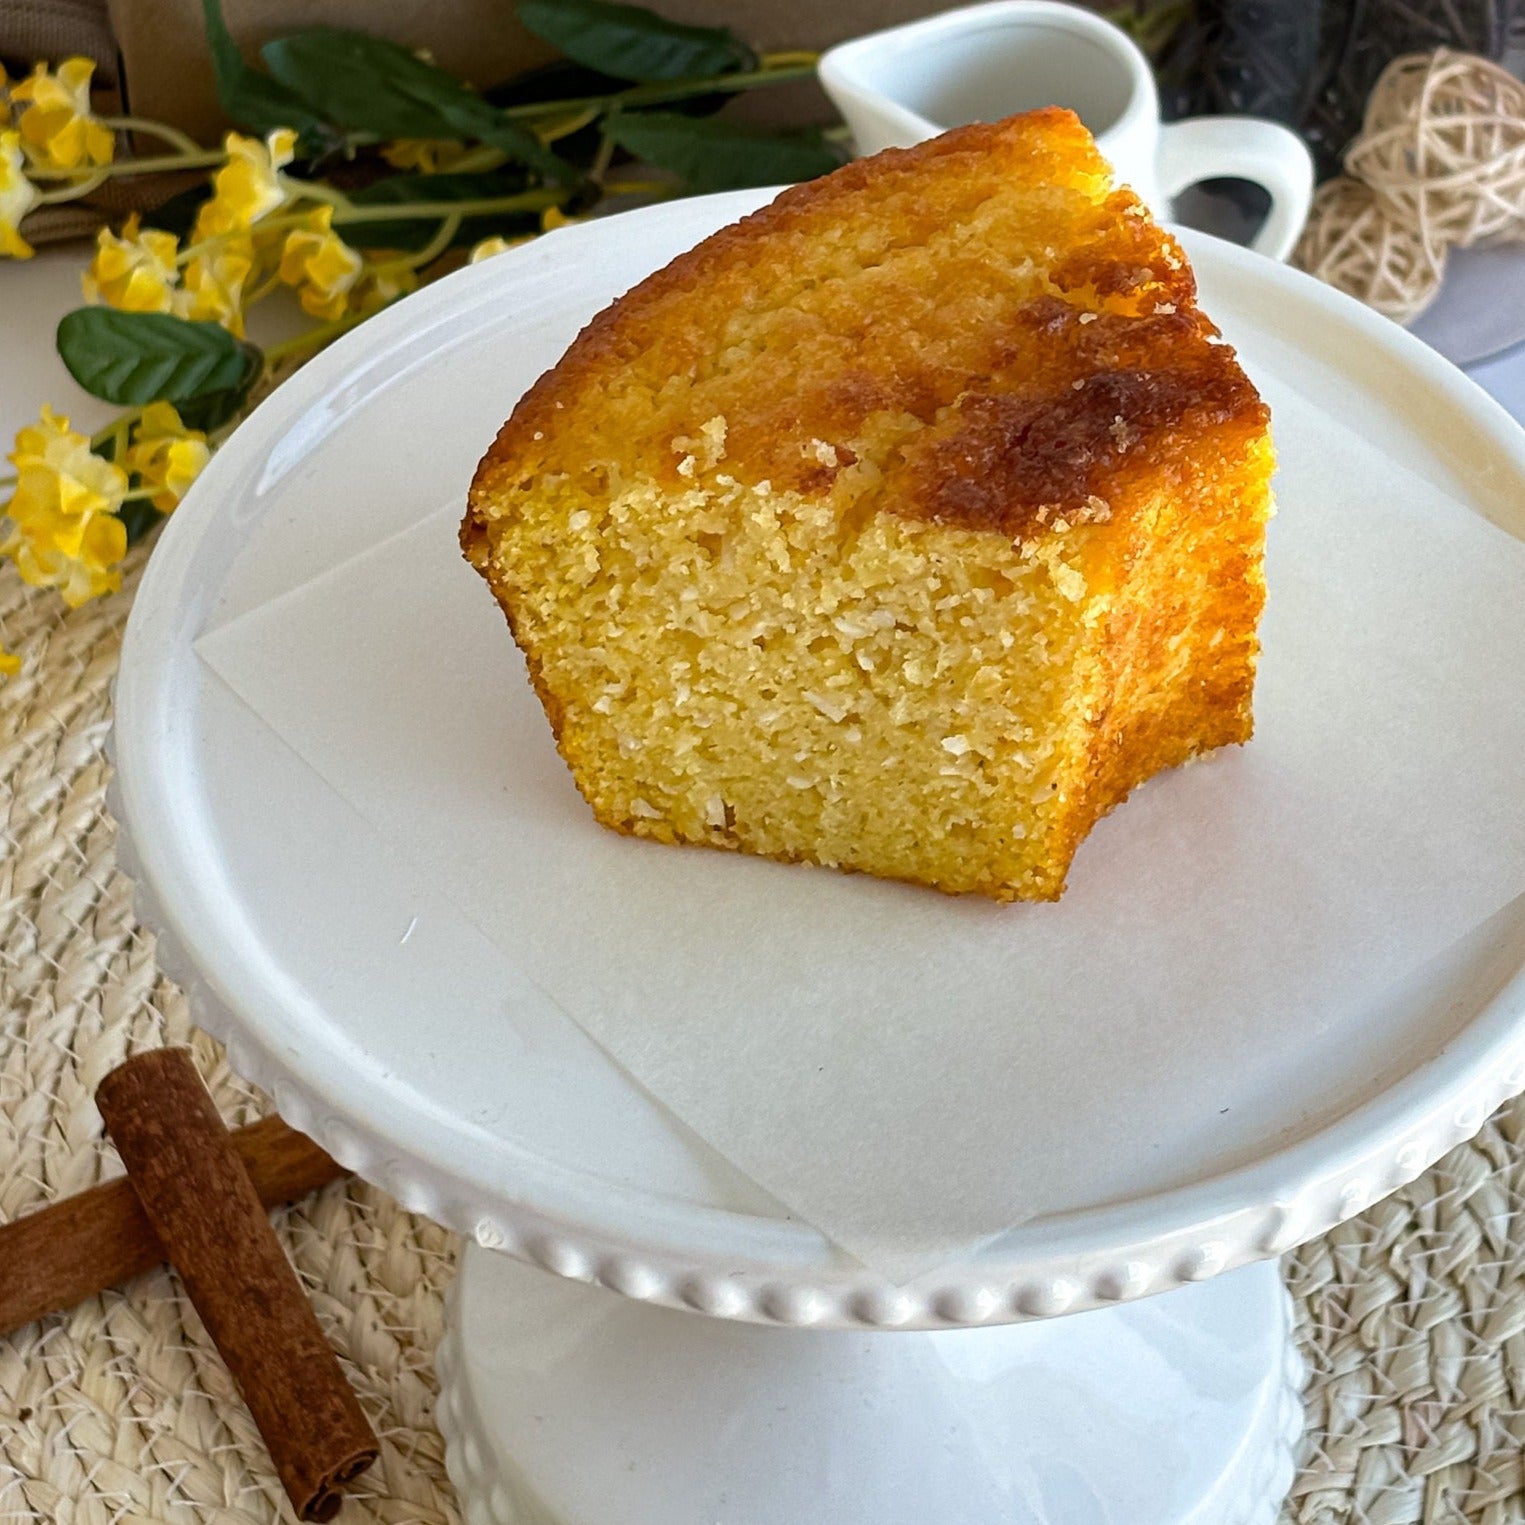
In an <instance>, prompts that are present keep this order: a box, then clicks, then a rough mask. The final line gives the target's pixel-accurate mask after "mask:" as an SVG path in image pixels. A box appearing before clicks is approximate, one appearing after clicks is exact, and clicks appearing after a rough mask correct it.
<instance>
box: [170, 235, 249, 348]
mask: <svg viewBox="0 0 1525 1525" xmlns="http://www.w3.org/2000/svg"><path fill="white" fill-rule="evenodd" d="M254 263H255V260H254V242H253V240H252V239H251V238H250V237H249V235H248V234H247V233H229V234H224V235H220V236H218V237H216V238H214V239H213V240H211V241H210V243H209V244H208V247H207V248H206V249H205V250H204V251H203V252H202V253H200V254H198V255H196V256H195V257H194V258H193V259H192V260H191V262H190V263H189V264H188V265H187V266H186V267H185V274H184V276H183V277H182V281H181V285H182V290H181V292H180V294H179V300H178V301H177V302H176V304H175V310H176V312H178V313H179V315H180V316H181V317H183V318H209V319H211V320H212V321H213V322H214V323H221V324H222V326H223V327H224V328H225V329H227V330H228V332H229V333H232V334H236V335H238V336H239V337H240V338H242V337H243V332H244V309H243V301H244V283H245V282H246V281H247V280H248V279H249V275H250V273H251V272H252V271H253V269H254Z"/></svg>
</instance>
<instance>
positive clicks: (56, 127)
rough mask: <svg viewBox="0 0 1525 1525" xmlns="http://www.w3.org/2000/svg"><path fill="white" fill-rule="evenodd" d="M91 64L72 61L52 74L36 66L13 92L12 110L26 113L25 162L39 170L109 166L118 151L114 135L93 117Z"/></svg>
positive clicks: (20, 122)
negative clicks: (20, 110)
mask: <svg viewBox="0 0 1525 1525" xmlns="http://www.w3.org/2000/svg"><path fill="white" fill-rule="evenodd" d="M94 73H95V65H94V64H93V63H91V61H90V60H89V59H88V58H70V59H67V60H66V61H65V62H63V63H61V64H60V65H59V66H58V72H57V74H50V73H49V72H48V69H47V66H46V65H45V64H38V65H37V67H36V68H35V69H34V70H33V71H32V73H31V74H30V75H29V76H28V77H27V78H26V79H24V80H22V82H21V83H20V84H19V85H12V86H11V104H12V106H17V105H24V106H25V107H26V109H25V110H24V111H23V112H22V113H21V114H20V115H19V116H18V117H17V118H16V126H17V128H18V129H19V130H20V133H21V143H22V147H23V148H25V149H26V155H27V158H29V159H30V160H31V161H32V163H33V164H35V165H37V166H38V167H39V168H40V169H82V168H87V167H89V166H91V165H95V164H110V163H111V156H112V154H113V152H114V151H115V148H116V140H115V139H114V138H113V137H112V134H111V129H110V128H109V127H106V126H104V125H103V124H102V123H100V122H98V121H96V119H95V118H94V116H92V115H91V113H90V76H91V75H92V74H94Z"/></svg>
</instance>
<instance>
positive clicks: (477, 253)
mask: <svg viewBox="0 0 1525 1525" xmlns="http://www.w3.org/2000/svg"><path fill="white" fill-rule="evenodd" d="M534 236H535V235H534V234H533V233H526V234H524V235H523V236H522V237H520V238H500V237H499V236H498V235H497V234H496V233H494V234H493V236H492V237H491V238H484V239H483V240H482V242H481V243H479V244H474V245H473V246H472V250H471V253H470V255H469V256H468V259H469V261H470V263H471V264H473V265H480V264H481V263H482V261H483V260H484V259H491V258H492V257H493V255H495V254H504V253H507V251H508V250H510V249H517V248H518V247H519V245H520V244H527V243H528V242H529V241H530V240H531V239H532V238H533V237H534Z"/></svg>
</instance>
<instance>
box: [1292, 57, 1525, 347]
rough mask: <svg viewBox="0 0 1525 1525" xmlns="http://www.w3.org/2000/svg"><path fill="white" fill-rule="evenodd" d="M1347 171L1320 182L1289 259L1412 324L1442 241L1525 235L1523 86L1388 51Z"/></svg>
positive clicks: (1479, 62) (1444, 245) (1459, 64)
mask: <svg viewBox="0 0 1525 1525" xmlns="http://www.w3.org/2000/svg"><path fill="white" fill-rule="evenodd" d="M1345 170H1346V173H1345V174H1343V175H1338V176H1336V177H1335V178H1334V179H1333V180H1328V181H1325V183H1324V184H1323V185H1321V186H1320V187H1319V188H1318V193H1317V194H1316V195H1315V196H1314V198H1313V207H1312V209H1311V211H1310V212H1309V214H1308V223H1307V226H1306V227H1305V228H1304V230H1303V236H1302V238H1301V239H1300V240H1299V242H1298V246H1297V249H1296V250H1295V252H1294V253H1293V256H1292V258H1293V263H1294V264H1296V265H1298V266H1300V267H1301V268H1302V269H1304V270H1307V271H1309V272H1310V273H1311V274H1313V275H1316V276H1318V278H1319V279H1320V280H1323V281H1327V282H1328V283H1329V284H1330V285H1331V286H1338V287H1339V288H1340V290H1342V291H1348V292H1349V293H1350V294H1351V295H1352V296H1354V297H1358V298H1359V299H1360V300H1361V301H1363V302H1365V303H1366V304H1367V305H1368V306H1370V307H1374V308H1376V309H1377V310H1378V311H1379V312H1383V313H1386V314H1387V315H1388V316H1389V317H1391V318H1395V319H1397V321H1398V322H1400V323H1408V322H1411V321H1412V320H1413V319H1414V318H1416V317H1418V315H1419V314H1420V313H1421V312H1423V311H1424V309H1425V308H1426V307H1427V306H1429V304H1430V302H1431V301H1433V300H1434V298H1435V294H1436V293H1437V292H1438V291H1439V290H1440V283H1441V279H1442V278H1443V276H1444V274H1445V266H1446V256H1447V254H1448V253H1449V251H1450V250H1451V249H1452V248H1467V247H1468V246H1469V245H1472V244H1476V243H1481V242H1483V241H1485V240H1486V241H1487V242H1490V243H1509V242H1515V241H1525V84H1522V83H1521V82H1520V81H1519V80H1517V79H1516V78H1515V77H1514V76H1513V75H1512V74H1510V73H1509V71H1508V70H1507V69H1503V68H1501V67H1500V66H1499V65H1498V64H1495V63H1492V62H1490V61H1489V60H1488V59H1486V58H1479V57H1477V56H1476V55H1475V54H1471V53H1453V52H1451V51H1450V50H1449V49H1446V48H1441V49H1439V50H1437V51H1436V52H1434V53H1429V54H1426V53H1415V54H1410V55H1407V56H1405V57H1403V58H1395V59H1394V60H1393V61H1392V63H1390V64H1389V65H1388V66H1387V68H1386V69H1385V70H1383V72H1382V77H1381V78H1380V79H1379V80H1378V81H1377V84H1376V87H1375V89H1373V91H1372V93H1371V99H1370V100H1368V101H1367V103H1366V117H1365V121H1364V123H1363V124H1362V128H1361V131H1360V133H1359V135H1358V136H1357V137H1356V138H1355V139H1354V140H1353V141H1352V143H1351V144H1350V147H1349V148H1347V149H1346V150H1345Z"/></svg>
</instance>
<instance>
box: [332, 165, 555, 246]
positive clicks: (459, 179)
mask: <svg viewBox="0 0 1525 1525" xmlns="http://www.w3.org/2000/svg"><path fill="white" fill-rule="evenodd" d="M524 188H525V177H524V176H523V175H514V174H513V173H512V172H511V171H510V172H509V173H506V174H505V173H504V171H502V170H495V171H493V172H492V173H491V174H475V175H456V174H449V173H446V174H440V175H389V176H388V177H387V178H386V179H385V180H377V181H376V182H375V183H374V184H372V185H368V186H366V187H365V188H364V190H359V191H351V192H350V198H349V199H350V200H351V201H352V202H354V203H355V205H356V206H393V205H396V204H397V203H399V202H408V201H485V200H487V199H489V198H495V197H499V196H512V195H513V194H514V193H515V192H516V191H522V190H523V189H524ZM439 223H440V220H439V218H438V217H397V218H395V219H394V218H388V219H387V220H386V221H385V222H355V223H348V224H345V225H343V229H342V230H343V233H344V241H345V242H346V243H349V244H353V245H354V246H355V247H356V248H357V249H410V250H411V249H422V248H423V247H424V245H425V244H427V243H428V242H429V240H430V239H431V238H433V237H434V235H435V233H436V231H437V230H438V228H439ZM539 226H540V214H539V213H538V212H488V213H485V214H483V215H480V216H473V217H465V218H462V220H461V226H460V228H459V229H458V230H457V232H456V235H455V237H454V239H453V240H452V241H451V242H452V244H453V245H458V244H474V243H477V242H478V241H479V240H481V239H484V238H487V237H489V236H490V235H491V234H494V233H501V234H504V235H506V236H507V235H512V234H514V233H530V232H534V231H535V230H537V229H538V228H539Z"/></svg>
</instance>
